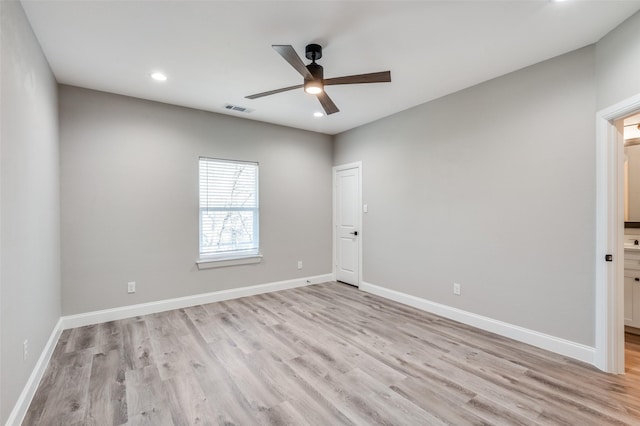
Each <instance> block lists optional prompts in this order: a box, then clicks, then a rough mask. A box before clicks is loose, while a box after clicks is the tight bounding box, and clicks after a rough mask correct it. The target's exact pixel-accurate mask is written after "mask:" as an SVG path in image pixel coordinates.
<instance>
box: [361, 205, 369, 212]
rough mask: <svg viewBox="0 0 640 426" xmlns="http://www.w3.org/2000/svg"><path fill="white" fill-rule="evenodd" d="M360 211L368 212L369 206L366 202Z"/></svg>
mask: <svg viewBox="0 0 640 426" xmlns="http://www.w3.org/2000/svg"><path fill="white" fill-rule="evenodd" d="M362 211H363V212H365V213H368V212H369V206H368V205H367V204H364V205H363V206H362Z"/></svg>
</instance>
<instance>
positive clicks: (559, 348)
mask: <svg viewBox="0 0 640 426" xmlns="http://www.w3.org/2000/svg"><path fill="white" fill-rule="evenodd" d="M360 290H363V291H366V292H367V293H371V294H375V295H377V296H381V297H384V298H385V299H390V300H394V301H396V302H400V303H402V304H405V305H409V306H412V307H414V308H417V309H420V310H422V311H426V312H429V313H432V314H436V315H439V316H441V317H445V318H448V319H451V320H454V321H458V322H461V323H463V324H466V325H470V326H472V327H476V328H479V329H481V330H485V331H490V332H492V333H495V334H499V335H500V336H504V337H508V338H510V339H513V340H517V341H519V342H523V343H527V344H529V345H532V346H536V347H538V348H542V349H545V350H548V351H551V352H555V353H557V354H560V355H563V356H567V357H570V358H574V359H577V360H580V361H583V362H586V363H589V364H594V360H595V348H593V347H590V346H586V345H583V344H581V343H576V342H572V341H569V340H565V339H561V338H559V337H555V336H551V335H549V334H544V333H540V332H538V331H534V330H530V329H528V328H524V327H520V326H517V325H513V324H509V323H506V322H503V321H498V320H495V319H493V318H489V317H485V316H482V315H477V314H474V313H471V312H467V311H463V310H462V309H457V308H453V307H451V306H447V305H443V304H440V303H436V302H432V301H430V300H427V299H422V298H420V297H416V296H412V295H410V294H406V293H401V292H399V291H396V290H390V289H388V288H385V287H380V286H377V285H374V284H371V283H368V282H364V281H363V282H362V283H361V285H360Z"/></svg>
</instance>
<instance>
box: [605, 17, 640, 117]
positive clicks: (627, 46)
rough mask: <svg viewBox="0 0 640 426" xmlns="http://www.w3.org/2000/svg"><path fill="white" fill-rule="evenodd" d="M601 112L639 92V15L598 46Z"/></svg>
mask: <svg viewBox="0 0 640 426" xmlns="http://www.w3.org/2000/svg"><path fill="white" fill-rule="evenodd" d="M596 59H597V62H596V64H597V68H596V70H597V71H596V72H597V76H598V82H597V83H598V109H603V108H606V107H608V106H610V105H613V104H615V103H617V102H620V101H622V100H624V99H626V98H629V97H631V96H633V95H637V94H639V93H640V12H638V13H636V14H635V15H633V16H632V17H630V18H629V19H627V20H626V21H625V22H623V23H622V24H621V25H619V26H618V27H617V28H616V29H614V30H613V31H611V32H610V33H609V34H607V35H606V36H605V37H603V38H602V40H600V41H599V42H598V44H597V45H596Z"/></svg>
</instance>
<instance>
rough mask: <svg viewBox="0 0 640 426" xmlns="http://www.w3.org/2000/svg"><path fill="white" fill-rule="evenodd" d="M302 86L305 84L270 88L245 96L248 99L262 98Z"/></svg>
mask: <svg viewBox="0 0 640 426" xmlns="http://www.w3.org/2000/svg"><path fill="white" fill-rule="evenodd" d="M302 86H303V85H302V84H298V85H296V86H289V87H283V88H282V89H276V90H269V91H268V92H262V93H256V94H255V95H249V96H245V98H247V99H258V98H261V97H263V96H269V95H275V94H276V93H282V92H287V91H289V90H293V89H300V88H302Z"/></svg>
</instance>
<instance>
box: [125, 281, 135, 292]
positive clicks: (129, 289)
mask: <svg viewBox="0 0 640 426" xmlns="http://www.w3.org/2000/svg"><path fill="white" fill-rule="evenodd" d="M135 292H136V282H135V281H129V282H128V283H127V293H135Z"/></svg>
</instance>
